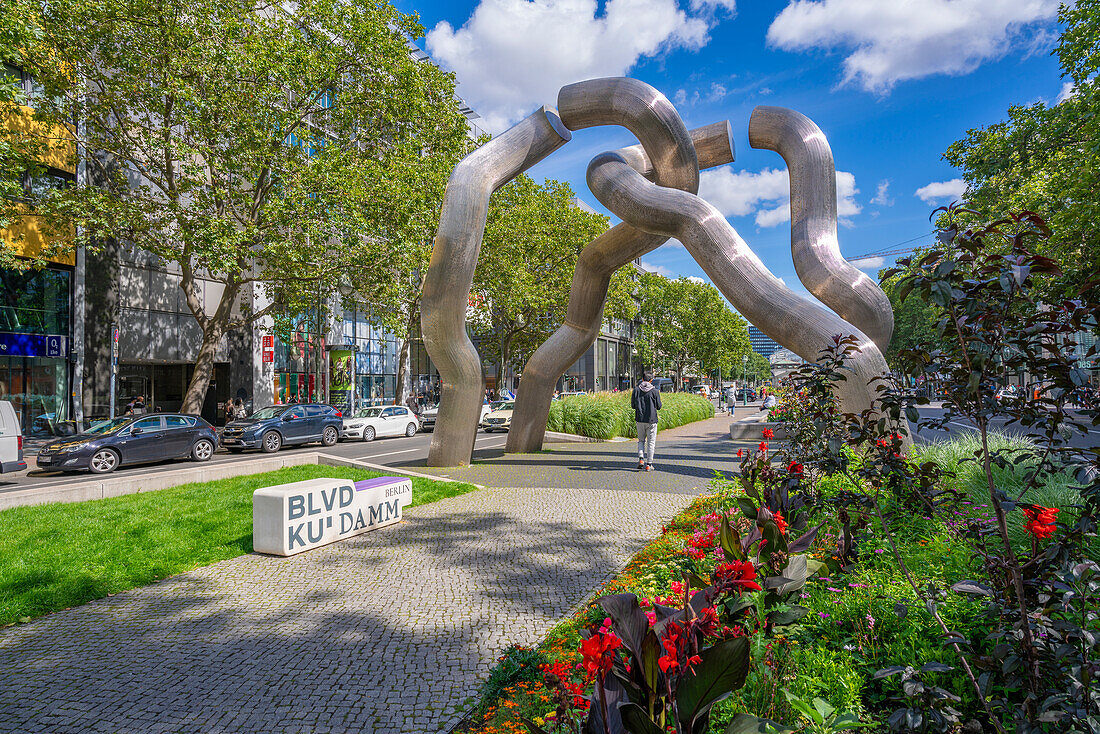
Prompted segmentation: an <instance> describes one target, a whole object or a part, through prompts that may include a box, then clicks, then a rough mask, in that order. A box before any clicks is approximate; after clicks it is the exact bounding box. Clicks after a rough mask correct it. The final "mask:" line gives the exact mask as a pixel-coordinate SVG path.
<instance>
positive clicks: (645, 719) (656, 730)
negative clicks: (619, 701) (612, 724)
mask: <svg viewBox="0 0 1100 734" xmlns="http://www.w3.org/2000/svg"><path fill="white" fill-rule="evenodd" d="M619 716H621V717H622V719H623V725H624V726H625V727H626V730H627V731H628V732H629V733H630V734H665V730H664V727H662V726H660V725H659V724H658V723H657V722H656V721H654V720H653V719H651V718H649V714H647V713H646V712H645V709H643V708H642V707H641V706H639V705H638V704H636V703H626V704H623V705H622V706H620V707H619Z"/></svg>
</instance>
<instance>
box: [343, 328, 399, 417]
mask: <svg viewBox="0 0 1100 734" xmlns="http://www.w3.org/2000/svg"><path fill="white" fill-rule="evenodd" d="M344 343H345V344H347V345H348V348H349V349H350V348H352V347H354V350H355V396H356V400H357V402H358V403H359V404H360V405H393V403H394V401H395V400H396V398H397V349H398V343H397V339H396V338H395V337H394V336H393V335H392V334H388V333H386V332H385V331H384V330H383V329H382V328H381V327H379V326H377V325H375V324H372V323H371V322H370V317H369V315H368V312H367V311H361V310H347V311H345V312H344ZM410 370H411V372H410V374H411V375H412V377H413V380H414V386H415V384H416V383H415V381H416V378H417V372H416V370H415V365H412V364H410Z"/></svg>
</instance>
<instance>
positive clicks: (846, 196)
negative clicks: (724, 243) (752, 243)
mask: <svg viewBox="0 0 1100 734" xmlns="http://www.w3.org/2000/svg"><path fill="white" fill-rule="evenodd" d="M836 189H837V215H838V216H839V218H840V221H841V222H842V223H845V224H849V223H850V222H848V221H847V218H848V217H852V216H855V215H856V214H859V213H860V211H862V207H861V206H860V205H859V204H858V203H857V202H856V200H855V195H856V194H858V193H859V189H857V188H856V177H855V176H854V175H852V174H851V173H848V172H847V171H837V172H836ZM699 195H700V196H701V197H703V198H704V199H706V200H707V201H709V202H710V203H711V204H713V205H714V206H715V208H717V209H718V211H720V212H722V215H723V216H726V217H743V216H746V215H749V214H752V213H754V212H755V213H756V225H757V226H758V227H775V226H777V225H780V224H783V223H784V222H788V221H790V219H791V206H790V180H789V178H788V174H787V171H786V169H775V168H765V169H764V170H763V171H760V172H759V173H752V172H750V171H738V172H734V171H733V169H731V168H729V167H728V166H727V167H724V168H715V169H711V170H709V171H703V172H702V174H701V175H700V179H699Z"/></svg>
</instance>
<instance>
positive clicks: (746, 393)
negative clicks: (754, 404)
mask: <svg viewBox="0 0 1100 734" xmlns="http://www.w3.org/2000/svg"><path fill="white" fill-rule="evenodd" d="M748 368H749V355H747V354H745V355H743V356H742V357H741V382H743V383H745V391H744V392H743V393H742V395H744V396H745V401H744V403H743V404H744V405H748V404H749V387H748V385H749V380H748V375H747V374H746V372H747V370H748Z"/></svg>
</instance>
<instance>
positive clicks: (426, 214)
mask: <svg viewBox="0 0 1100 734" xmlns="http://www.w3.org/2000/svg"><path fill="white" fill-rule="evenodd" d="M431 111H432V112H433V113H434V114H437V115H439V116H440V119H438V120H437V121H435V122H433V126H437V127H439V128H440V129H443V130H445V129H447V127H448V126H449V128H450V131H451V133H450V135H441V136H440V137H439V138H438V139H437V141H436V142H435V144H434V146H433V147H431V148H424V149H420V150H411V149H410V150H406V151H405V154H404V155H395V156H391V157H390V159H389V160H387V161H380V162H377V163H375V164H373V165H371V166H368V169H369V173H368V175H367V178H366V181H367V187H368V195H367V196H366V197H365V198H366V206H367V211H368V215H369V216H368V218H369V219H370V220H371V222H372V223H373V225H374V230H373V234H372V236H371V237H370V240H369V242H368V244H367V248H366V249H367V250H368V251H369V253H370V257H369V260H368V261H369V262H370V263H372V266H371V267H359V268H352V269H350V270H349V271H348V273H347V277H348V280H349V282H350V284H351V285H352V286H353V287H354V288H355V290H356V292H357V293H359V294H360V295H362V296H364V297H365V298H366V300H367V301H368V303H369V304H370V306H371V307H372V313H371V318H372V321H374V322H375V323H376V324H378V325H379V326H381V327H382V328H383V329H385V330H386V331H388V332H389V333H391V334H393V335H395V336H396V337H397V340H398V344H399V346H398V359H397V376H396V381H397V386H396V402H397V403H398V404H401V403H404V402H405V400H406V399H407V398H408V397H409V395H408V391H409V380H408V377H407V376H408V373H409V359H410V356H411V346H412V341H413V339H414V338H415V337H416V335H417V333H418V331H417V329H418V326H419V325H420V297H421V292H422V291H423V285H424V276H425V275H426V274H427V271H428V263H429V261H430V260H431V255H432V241H433V239H434V237H435V232H436V230H437V229H438V228H439V214H440V210H441V209H442V206H443V193H444V190H445V189H446V186H447V180H448V178H449V177H450V175H451V171H452V170H453V169H454V166H455V164H456V163H458V161H459V160H461V158H462V156H463V155H465V153H467V152H468V151H469V150H470V149H472V148H473V147H474V143H473V141H471V140H470V139H469V138H468V137H467V134H466V129H467V128H466V122H465V119H464V118H463V117H462V116H461V115H460V114H458V112H457V110H454V109H452V108H449V107H444V106H442V105H440V106H437V107H435V108H434V109H433V110H431ZM448 116H449V119H447V118H448Z"/></svg>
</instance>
